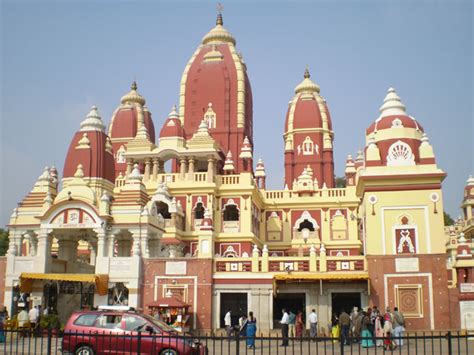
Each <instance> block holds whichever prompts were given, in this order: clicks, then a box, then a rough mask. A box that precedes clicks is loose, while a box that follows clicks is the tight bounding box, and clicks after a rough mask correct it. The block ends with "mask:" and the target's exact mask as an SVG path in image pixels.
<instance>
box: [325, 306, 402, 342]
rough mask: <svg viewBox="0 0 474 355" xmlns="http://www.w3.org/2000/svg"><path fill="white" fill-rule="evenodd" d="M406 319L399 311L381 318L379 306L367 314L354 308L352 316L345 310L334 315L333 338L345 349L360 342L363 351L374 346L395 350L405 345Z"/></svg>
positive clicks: (390, 312) (387, 312) (396, 310)
mask: <svg viewBox="0 0 474 355" xmlns="http://www.w3.org/2000/svg"><path fill="white" fill-rule="evenodd" d="M404 331H405V317H404V316H403V314H402V312H400V311H399V310H398V308H397V307H395V308H394V310H393V312H392V311H391V310H390V307H387V308H386V310H385V313H383V314H382V312H380V310H379V309H378V308H377V306H374V307H373V308H368V309H367V310H359V309H358V307H354V308H353V309H352V311H351V314H350V315H349V314H348V313H346V312H345V311H344V310H343V311H342V312H341V314H339V316H337V315H336V314H333V317H332V321H331V335H332V337H333V338H334V339H340V340H341V342H343V343H344V344H345V345H350V343H351V342H360V343H361V346H362V347H364V348H370V347H374V346H379V347H383V348H384V349H385V350H393V349H395V348H396V347H398V346H402V345H403V338H402V337H403V332H404Z"/></svg>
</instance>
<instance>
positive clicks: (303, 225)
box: [298, 219, 314, 232]
mask: <svg viewBox="0 0 474 355" xmlns="http://www.w3.org/2000/svg"><path fill="white" fill-rule="evenodd" d="M303 229H308V230H309V231H311V232H314V226H313V223H311V222H310V221H308V220H307V219H305V220H304V221H303V222H301V223H300V225H299V227H298V232H301V231H302V230H303Z"/></svg>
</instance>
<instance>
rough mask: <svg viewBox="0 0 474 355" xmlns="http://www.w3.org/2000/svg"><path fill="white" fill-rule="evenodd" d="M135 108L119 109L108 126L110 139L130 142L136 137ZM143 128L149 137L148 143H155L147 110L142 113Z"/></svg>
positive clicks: (149, 114)
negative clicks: (122, 139)
mask: <svg viewBox="0 0 474 355" xmlns="http://www.w3.org/2000/svg"><path fill="white" fill-rule="evenodd" d="M137 116H138V114H137V108H136V107H135V106H129V107H122V106H121V107H119V108H118V109H117V110H116V111H115V113H114V115H113V116H112V121H111V122H110V126H109V134H110V138H112V140H113V139H116V138H129V139H130V140H132V139H133V138H135V136H136V135H137V131H138V128H137V127H138V118H137ZM143 118H144V123H145V127H146V129H147V131H148V134H149V135H150V141H151V142H155V126H154V125H153V120H152V119H151V113H150V112H149V111H148V110H144V111H143Z"/></svg>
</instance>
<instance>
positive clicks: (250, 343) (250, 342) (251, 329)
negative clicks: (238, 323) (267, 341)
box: [247, 312, 257, 349]
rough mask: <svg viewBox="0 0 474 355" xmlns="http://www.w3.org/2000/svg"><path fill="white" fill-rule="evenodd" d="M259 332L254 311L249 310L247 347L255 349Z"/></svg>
mask: <svg viewBox="0 0 474 355" xmlns="http://www.w3.org/2000/svg"><path fill="white" fill-rule="evenodd" d="M256 333H257V319H256V318H255V317H254V316H253V312H249V317H248V318H247V348H249V349H252V348H253V349H255V334H256Z"/></svg>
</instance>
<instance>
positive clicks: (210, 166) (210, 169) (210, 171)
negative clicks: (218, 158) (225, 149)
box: [207, 158, 215, 182]
mask: <svg viewBox="0 0 474 355" xmlns="http://www.w3.org/2000/svg"><path fill="white" fill-rule="evenodd" d="M214 164H215V161H214V158H209V159H207V182H213V181H214V174H215V173H214Z"/></svg>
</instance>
